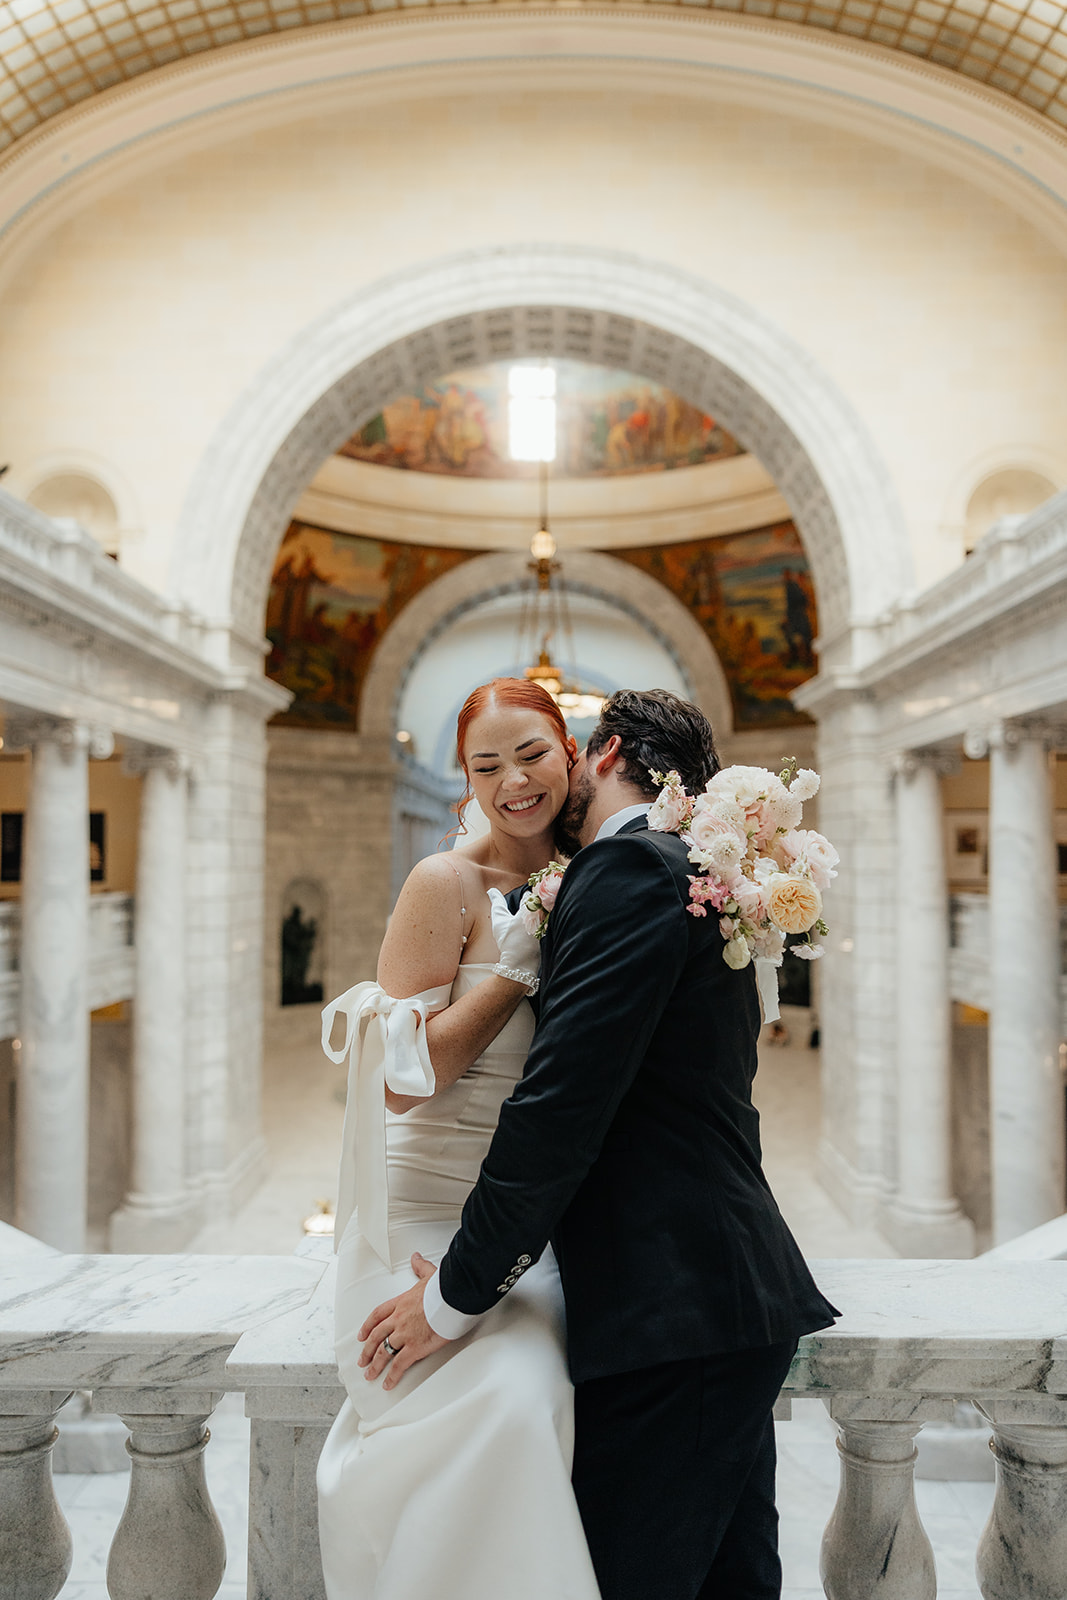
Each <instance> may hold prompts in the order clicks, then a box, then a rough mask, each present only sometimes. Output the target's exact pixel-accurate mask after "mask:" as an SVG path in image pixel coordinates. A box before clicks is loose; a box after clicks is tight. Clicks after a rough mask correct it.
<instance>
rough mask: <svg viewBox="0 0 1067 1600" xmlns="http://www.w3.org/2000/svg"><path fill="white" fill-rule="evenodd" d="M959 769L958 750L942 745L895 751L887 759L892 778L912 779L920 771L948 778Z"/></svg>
mask: <svg viewBox="0 0 1067 1600" xmlns="http://www.w3.org/2000/svg"><path fill="white" fill-rule="evenodd" d="M959 767H960V754H959V751H958V750H953V749H950V748H947V747H946V746H943V745H931V746H929V747H926V748H923V747H919V748H918V749H914V750H895V751H894V752H893V754H892V755H891V756H890V758H889V769H890V771H891V772H892V774H893V776H894V778H914V777H915V775H916V773H918V772H922V771H929V772H933V773H934V774H935V776H936V777H938V778H949V777H951V776H952V774H953V773H954V772H958V771H959Z"/></svg>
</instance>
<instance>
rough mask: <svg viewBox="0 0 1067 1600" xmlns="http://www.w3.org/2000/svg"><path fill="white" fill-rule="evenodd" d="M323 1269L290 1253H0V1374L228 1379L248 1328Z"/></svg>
mask: <svg viewBox="0 0 1067 1600" xmlns="http://www.w3.org/2000/svg"><path fill="white" fill-rule="evenodd" d="M322 1274H323V1264H322V1263H321V1262H319V1261H308V1260H299V1259H297V1258H296V1257H295V1256H162V1255H146V1256H65V1255H58V1256H44V1257H22V1258H16V1259H12V1258H8V1259H0V1385H2V1386H4V1387H17V1388H38V1387H47V1386H49V1385H52V1386H56V1387H58V1386H61V1385H65V1386H67V1387H75V1388H86V1389H89V1388H93V1387H95V1386H97V1385H98V1384H102V1383H107V1384H110V1385H116V1384H126V1385H129V1384H134V1383H139V1382H143V1383H149V1382H154V1383H158V1384H171V1383H197V1384H200V1385H204V1384H206V1383H209V1382H210V1383H211V1384H212V1385H213V1386H216V1387H218V1388H225V1387H227V1386H228V1385H227V1384H226V1383H225V1381H224V1373H223V1368H224V1366H225V1362H226V1358H227V1356H228V1355H229V1353H230V1351H231V1350H232V1348H233V1346H234V1345H235V1344H236V1342H237V1340H238V1339H239V1338H240V1336H241V1334H242V1333H244V1332H245V1331H246V1330H247V1329H248V1328H251V1327H255V1326H257V1325H258V1324H260V1323H265V1322H269V1321H270V1320H271V1319H272V1318H274V1317H277V1316H281V1315H283V1314H284V1313H286V1312H292V1311H294V1310H296V1309H297V1308H299V1307H302V1306H306V1305H307V1303H308V1301H309V1300H310V1299H311V1297H312V1295H313V1293H314V1291H315V1289H316V1287H317V1285H318V1283H319V1280H320V1279H321V1277H322Z"/></svg>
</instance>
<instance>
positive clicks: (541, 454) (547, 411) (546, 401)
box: [508, 366, 556, 461]
mask: <svg viewBox="0 0 1067 1600" xmlns="http://www.w3.org/2000/svg"><path fill="white" fill-rule="evenodd" d="M508 453H509V455H510V456H511V459H512V460H513V461H555V459H556V369H555V367H548V366H540V367H530V366H523V367H512V368H511V369H510V371H509V372H508Z"/></svg>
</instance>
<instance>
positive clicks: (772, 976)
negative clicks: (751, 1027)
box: [756, 956, 782, 1022]
mask: <svg viewBox="0 0 1067 1600" xmlns="http://www.w3.org/2000/svg"><path fill="white" fill-rule="evenodd" d="M756 988H757V989H758V990H759V998H760V1005H761V1006H762V1007H763V1020H764V1022H777V1021H778V1018H779V1017H780V1016H781V1014H782V1013H781V1012H780V1011H779V1009H778V968H777V966H776V965H775V963H774V962H773V961H768V960H767V957H766V956H757V957H756Z"/></svg>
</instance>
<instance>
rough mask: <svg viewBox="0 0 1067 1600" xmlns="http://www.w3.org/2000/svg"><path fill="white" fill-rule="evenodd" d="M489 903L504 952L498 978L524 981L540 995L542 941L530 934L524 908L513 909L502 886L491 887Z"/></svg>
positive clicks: (501, 953) (502, 951)
mask: <svg viewBox="0 0 1067 1600" xmlns="http://www.w3.org/2000/svg"><path fill="white" fill-rule="evenodd" d="M489 905H490V907H491V920H492V925H493V938H494V939H495V940H496V944H497V949H498V950H499V951H500V960H499V961H498V962H497V964H496V966H495V967H494V968H493V971H494V972H495V973H496V974H497V976H498V977H501V978H511V979H513V981H514V982H515V983H524V984H525V985H526V987H527V989H528V990H529V992H530V994H536V993H537V987H538V984H539V983H540V982H541V978H540V972H541V944H540V941H539V940H538V938H537V935H536V934H533V933H527V931H526V929H525V927H524V926H523V921H522V913H521V911H516V912H514V913H512V912H511V911H509V910H508V903H507V901H506V900H505V898H504V896H503V895H502V894H501V893H500V890H499V889H490V890H489Z"/></svg>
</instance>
